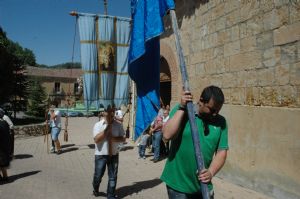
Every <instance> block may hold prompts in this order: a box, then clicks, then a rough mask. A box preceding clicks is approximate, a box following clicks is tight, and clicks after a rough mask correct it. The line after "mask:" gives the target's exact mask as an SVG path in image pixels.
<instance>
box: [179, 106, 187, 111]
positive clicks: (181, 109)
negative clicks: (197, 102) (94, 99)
mask: <svg viewBox="0 0 300 199" xmlns="http://www.w3.org/2000/svg"><path fill="white" fill-rule="evenodd" d="M178 110H180V111H186V106H183V105H182V104H180V105H179V107H178Z"/></svg>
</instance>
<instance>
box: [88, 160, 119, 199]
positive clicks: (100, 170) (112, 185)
mask: <svg viewBox="0 0 300 199" xmlns="http://www.w3.org/2000/svg"><path fill="white" fill-rule="evenodd" d="M106 166H107V169H108V183H107V198H114V197H115V190H116V186H117V176H118V166H119V155H112V156H109V155H95V172H94V178H93V188H94V191H96V192H98V191H99V186H100V183H101V180H102V177H103V175H104V173H105V169H106Z"/></svg>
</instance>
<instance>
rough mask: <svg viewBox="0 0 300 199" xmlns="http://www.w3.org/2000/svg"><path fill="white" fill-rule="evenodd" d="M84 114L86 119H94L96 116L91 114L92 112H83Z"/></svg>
mask: <svg viewBox="0 0 300 199" xmlns="http://www.w3.org/2000/svg"><path fill="white" fill-rule="evenodd" d="M82 114H83V116H85V117H93V116H94V113H93V112H90V111H83V112H82Z"/></svg>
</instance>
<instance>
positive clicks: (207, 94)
mask: <svg viewBox="0 0 300 199" xmlns="http://www.w3.org/2000/svg"><path fill="white" fill-rule="evenodd" d="M200 99H202V100H201V101H202V102H204V103H208V102H209V100H210V99H213V100H214V101H215V103H216V104H217V105H222V104H224V101H225V99H224V94H223V92H222V90H221V89H220V88H219V87H217V86H208V87H206V88H204V89H203V91H202V93H201V96H200Z"/></svg>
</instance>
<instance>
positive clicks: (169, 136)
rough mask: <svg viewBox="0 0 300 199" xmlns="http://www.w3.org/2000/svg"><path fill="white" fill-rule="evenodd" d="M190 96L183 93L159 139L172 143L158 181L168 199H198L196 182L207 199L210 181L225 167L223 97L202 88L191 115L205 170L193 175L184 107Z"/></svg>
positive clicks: (193, 161) (214, 89) (218, 91)
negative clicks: (205, 188)
mask: <svg viewBox="0 0 300 199" xmlns="http://www.w3.org/2000/svg"><path fill="white" fill-rule="evenodd" d="M192 99H193V96H192V95H191V93H190V92H183V95H182V97H181V101H180V104H179V105H177V106H175V107H174V108H173V110H172V111H171V114H170V119H169V120H168V122H167V123H166V124H165V125H164V127H163V137H164V139H166V140H172V142H171V148H170V154H169V157H168V160H167V162H166V165H165V168H164V171H163V173H162V176H161V180H162V181H164V182H165V183H166V185H167V191H168V196H169V198H170V199H179V198H180V199H188V198H195V199H196V198H197V199H201V198H202V195H201V192H200V190H201V189H200V181H202V182H203V183H207V184H208V188H209V190H210V195H211V198H213V185H212V183H211V180H212V178H213V176H214V175H216V173H217V172H218V171H219V170H220V169H221V168H222V166H223V165H224V163H225V160H226V156H227V150H228V131H227V124H226V120H225V118H224V117H223V116H221V115H219V111H220V110H221V108H222V105H223V103H224V95H223V92H222V90H221V89H220V88H218V87H216V86H209V87H206V88H205V89H204V90H203V92H202V94H201V96H200V99H199V101H198V107H197V108H198V110H197V111H195V114H196V117H195V120H196V126H197V128H198V132H199V138H200V143H201V150H202V154H203V159H204V165H205V168H206V169H203V170H202V171H200V172H197V164H196V159H195V152H194V146H193V140H192V133H191V128H190V124H189V121H188V116H187V110H186V104H187V102H189V101H192Z"/></svg>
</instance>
